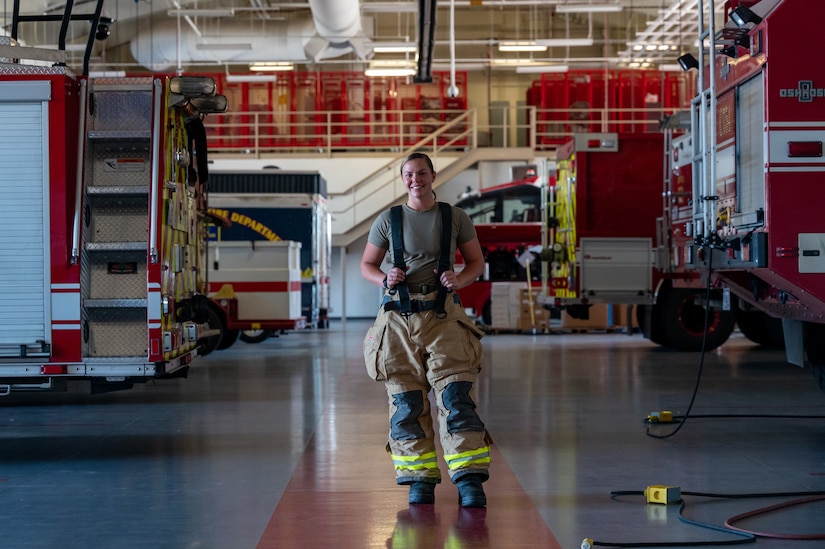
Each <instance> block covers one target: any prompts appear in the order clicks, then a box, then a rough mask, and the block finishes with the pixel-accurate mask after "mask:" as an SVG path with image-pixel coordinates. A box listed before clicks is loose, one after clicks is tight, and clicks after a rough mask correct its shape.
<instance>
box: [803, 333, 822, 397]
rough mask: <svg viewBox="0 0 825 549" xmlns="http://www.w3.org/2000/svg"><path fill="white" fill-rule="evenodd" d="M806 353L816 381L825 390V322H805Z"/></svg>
mask: <svg viewBox="0 0 825 549" xmlns="http://www.w3.org/2000/svg"><path fill="white" fill-rule="evenodd" d="M805 354H806V355H807V359H808V360H807V361H806V363H807V365H808V366H810V367H811V373H812V374H813V376H814V381H815V382H816V384H817V385H819V388H820V389H821V390H822V391H823V392H825V324H818V323H813V322H806V323H805Z"/></svg>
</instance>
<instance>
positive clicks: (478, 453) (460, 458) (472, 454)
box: [444, 446, 490, 471]
mask: <svg viewBox="0 0 825 549" xmlns="http://www.w3.org/2000/svg"><path fill="white" fill-rule="evenodd" d="M444 461H446V462H447V467H449V468H450V471H453V470H455V469H461V468H465V467H467V466H468V465H475V464H479V463H485V464H488V463H490V447H489V446H484V447H483V448H479V449H478V450H470V451H468V452H461V453H459V454H450V455H445V456H444Z"/></svg>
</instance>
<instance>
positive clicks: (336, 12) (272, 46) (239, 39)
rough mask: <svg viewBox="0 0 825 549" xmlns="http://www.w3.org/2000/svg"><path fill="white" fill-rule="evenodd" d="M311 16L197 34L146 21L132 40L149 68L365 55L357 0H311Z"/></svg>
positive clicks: (227, 25) (229, 23)
mask: <svg viewBox="0 0 825 549" xmlns="http://www.w3.org/2000/svg"><path fill="white" fill-rule="evenodd" d="M310 8H311V9H312V16H311V17H310V16H308V15H307V16H304V17H296V18H295V19H293V20H291V21H271V20H270V21H258V22H256V23H254V24H250V23H249V22H248V21H247V22H244V21H236V20H224V21H222V22H221V26H220V33H219V34H216V35H215V36H209V35H208V34H207V33H205V32H203V29H201V31H202V32H201V34H202V35H201V36H198V34H196V33H195V32H194V31H191V30H190V29H187V28H186V27H183V28H181V29H180V32H179V31H178V27H177V25H176V23H175V21H169V22H167V23H162V24H160V25H156V26H155V27H154V28H152V27H148V28H146V29H145V30H143V31H142V32H140V33H139V34H138V35H137V36H136V37H135V39H134V40H132V42H131V43H130V50H131V52H132V56H133V57H134V58H135V60H136V61H137V62H138V63H140V64H141V65H143V66H144V67H147V68H150V69H153V70H166V69H169V68H171V67H174V66H175V64H176V63H177V62H178V53H177V52H178V51H180V59H181V60H182V62H183V63H184V64H186V63H199V64H211V63H215V64H229V63H253V62H256V61H292V62H302V61H315V62H317V61H320V60H322V59H328V58H334V57H339V56H342V55H345V54H347V53H350V52H355V53H356V54H357V55H358V56H359V57H361V58H362V59H366V58H368V57H369V55H370V52H369V49H368V48H366V47H365V46H364V44H365V43H366V38H365V37H364V36H363V33H362V32H361V16H360V9H359V3H358V0H311V1H310Z"/></svg>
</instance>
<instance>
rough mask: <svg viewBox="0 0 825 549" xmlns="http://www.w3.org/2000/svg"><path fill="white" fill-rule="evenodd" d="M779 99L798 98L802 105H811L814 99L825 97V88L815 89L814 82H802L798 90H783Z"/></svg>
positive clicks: (780, 91)
mask: <svg viewBox="0 0 825 549" xmlns="http://www.w3.org/2000/svg"><path fill="white" fill-rule="evenodd" d="M779 97H797V98H799V102H800V103H810V102H811V101H813V100H814V97H825V88H815V87H814V82H813V80H800V81H799V84H798V85H797V87H796V88H782V89H780V90H779Z"/></svg>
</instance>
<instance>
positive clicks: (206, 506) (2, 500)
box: [0, 321, 825, 549]
mask: <svg viewBox="0 0 825 549" xmlns="http://www.w3.org/2000/svg"><path fill="white" fill-rule="evenodd" d="M367 326H368V323H367V322H365V321H348V322H347V323H346V324H345V325H342V323H340V322H336V321H333V323H332V326H331V329H330V330H327V331H302V332H295V333H288V334H285V335H282V336H281V337H278V338H273V339H270V340H268V341H266V342H264V343H261V344H258V345H249V344H245V343H241V342H238V343H236V344H235V346H233V347H232V348H230V349H228V350H225V351H218V352H215V353H213V354H212V355H210V356H208V357H206V358H204V359H201V360H199V361H198V362H196V363H194V364H193V367H192V371H191V373H190V376H189V378H188V379H178V380H165V381H161V382H156V383H150V384H147V385H143V386H137V387H136V388H134V389H132V390H129V391H123V392H118V393H109V394H102V395H85V394H83V393H82V392H79V391H78V392H72V393H67V394H59V395H12V396H10V397H3V398H2V399H0V414H2V416H1V417H2V423H1V424H0V425H2V429H1V430H0V510H1V511H0V546H2V547H8V548H41V547H42V548H52V547H54V548H115V547H117V548H121V547H130V548H131V547H135V548H142V547H147V548H149V547H151V548H173V549H177V548H180V549H189V548H233V549H234V548H255V547H258V548H286V549H290V548H293V547H295V548H297V547H301V548H314V547H341V548H347V549H349V548H360V547H364V548H368V547H369V548H372V547H392V548H402V547H403V548H411V547H415V548H422V549H423V548H441V547H445V548H447V547H449V548H473V547H483V548H488V547H489V548H508V547H547V548H556V547H562V548H564V549H575V548H578V547H580V545H581V542H582V539H583V538H592V539H593V540H594V541H595V545H596V546H600V545H601V546H611V544H613V545H614V546H615V545H619V544H625V545H624V546H631V545H629V544H634V543H640V544H646V546H657V545H651V544H657V543H658V544H661V546H662V547H664V546H666V544H667V543H681V544H682V545H681V546H685V545H684V543H686V542H691V543H696V544H707V543H708V542H717V543H719V542H731V541H734V542H737V541H738V542H742V541H748V540H747V539H746V538H744V537H742V535H735V534H733V533H731V532H730V531H725V527H724V525H725V523H726V521H728V520H730V519H732V518H733V517H736V516H737V515H740V514H743V513H747V512H750V511H756V510H758V509H762V508H765V507H768V506H773V505H776V504H780V503H784V502H795V501H796V500H799V499H800V498H802V497H803V496H805V495H808V494H809V493H811V492H820V493H821V491H825V393H823V392H822V391H821V390H820V388H819V387H817V386H816V384H815V382H814V380H813V378H812V376H811V373H810V371H808V370H802V369H799V368H796V367H794V366H790V365H788V364H786V363H785V362H784V360H783V355H782V353H781V352H778V351H772V350H765V349H760V348H758V347H756V346H754V345H753V344H751V343H750V342H748V341H747V340H745V339H743V338H742V337H734V338H732V339H731V340H730V341H729V342H728V343H727V344H725V345H724V346H723V347H721V348H720V349H718V350H716V351H713V352H711V353H708V354H707V355H706V357H705V360H704V366H703V368H702V377H701V382H700V384H699V387H698V392H697V395H696V399H695V404H694V406H693V409H692V412H691V417H689V418H688V420H687V421H686V422H685V423H684V425H683V426H682V427H681V429H680V430H679V431H678V432H676V434H674V435H672V436H670V437H668V438H653V437H651V436H648V435H649V434H650V435H660V436H663V435H667V434H669V433H670V432H672V431H673V429H674V427H675V426H674V425H659V426H654V427H652V428H650V430H649V432H647V426H646V424H645V421H644V420H645V418H646V417H647V416H648V414H650V413H651V412H654V411H662V410H670V411H673V412H674V413H675V414H676V415H677V416H678V415H683V414H684V413H685V411H686V409H687V407H688V405H689V404H690V402H691V396H692V394H693V390H694V386H695V384H696V380H697V373H698V371H699V366H700V355H698V354H692V353H682V352H673V351H667V350H663V349H660V348H657V347H656V346H654V345H652V344H650V343H649V342H647V341H645V340H644V339H642V338H641V337H640V336H639V335H633V336H629V335H626V334H618V333H602V334H566V335H562V334H552V335H547V334H541V335H522V334H497V335H488V336H486V337H485V338H484V346H485V362H484V370H483V372H482V375H481V377H480V380H479V384H478V387H477V397H478V404H479V410H480V412H481V414H482V417H483V419H484V420H485V422H486V424H487V427H488V430H489V431H490V433H491V435H492V437H493V439H494V440H495V446H494V452H493V460H494V461H493V465H492V468H491V473H492V478H491V480H490V482H489V483H488V484H487V485H486V488H487V495H488V500H489V502H488V506H487V509H485V510H478V509H475V510H468V509H461V508H459V506H458V505H457V503H456V498H457V496H456V490H455V488H454V487H453V486H452V485H450V484H449V483H444V484H441V485H439V487H438V488H437V490H436V498H437V502H436V505H433V506H409V505H408V504H407V503H406V490H405V488H402V487H396V486H395V484H394V481H393V472H392V466H391V464H390V462H389V459H388V457H387V456H386V454H385V451H384V443H385V441H386V431H387V425H386V423H387V411H386V409H385V397H384V392H383V388H382V387H381V386H380V385H379V384H375V383H373V382H372V381H370V380H369V379H368V378H367V377H366V374H365V372H364V369H363V362H362V355H361V340H362V336H363V334H364V332H365V330H366V328H367ZM735 416H740V417H735ZM742 416H745V417H742ZM774 416H785V417H774ZM789 416H796V417H789ZM803 416H804V417H803ZM651 485H665V486H673V487H679V488H680V489H681V491H682V492H690V493H702V494H705V493H712V494H718V495H743V494H761V495H766V494H776V493H785V494H788V495H786V496H783V497H767V496H765V497H738V498H732V497H705V496H701V495H687V494H683V496H682V498H683V501H684V509H683V510H682V511H681V514H682V516H683V520H680V506H679V505H678V504H672V505H659V504H647V503H646V502H645V498H644V496H641V495H638V493H639V492H640V491H642V490H644V489H645V488H646V487H647V486H651ZM615 492H630V493H629V494H627V495H615V494H614V493H615ZM733 526H736V527H738V528H742V529H747V530H750V531H754V532H759V533H760V534H763V535H761V536H760V537H758V538H756V539H755V541H754V544H755V546H756V547H760V548H768V549H777V548H782V549H785V548H798V549H810V548H814V547H825V541H823V540H825V501H823V500H822V499H817V498H811V501H805V502H804V503H801V504H799V505H794V506H790V507H782V508H780V509H776V510H774V511H771V512H769V513H766V514H760V515H757V516H754V517H750V518H747V519H745V520H742V521H734V524H733ZM764 535H771V536H773V535H777V536H779V537H766V536H764ZM794 538H808V539H794Z"/></svg>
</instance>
